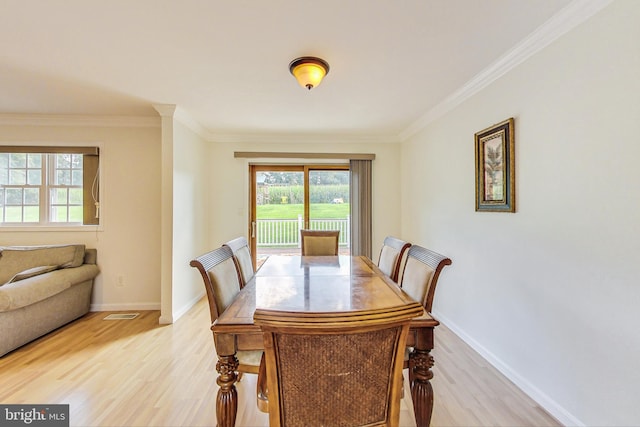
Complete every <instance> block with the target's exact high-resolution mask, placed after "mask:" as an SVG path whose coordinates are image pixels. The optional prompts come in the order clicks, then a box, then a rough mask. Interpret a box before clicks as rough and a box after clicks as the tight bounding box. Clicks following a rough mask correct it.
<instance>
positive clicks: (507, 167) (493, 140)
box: [475, 118, 516, 212]
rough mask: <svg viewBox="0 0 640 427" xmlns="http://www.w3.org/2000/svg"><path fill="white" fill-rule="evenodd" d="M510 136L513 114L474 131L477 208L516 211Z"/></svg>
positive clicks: (513, 154)
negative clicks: (478, 130) (511, 116)
mask: <svg viewBox="0 0 640 427" xmlns="http://www.w3.org/2000/svg"><path fill="white" fill-rule="evenodd" d="M513 136H514V130H513V118H510V119H507V120H505V121H503V122H501V123H498V124H496V125H493V126H491V127H489V128H487V129H484V130H481V131H480V132H478V133H476V134H475V145H476V211H479V212H515V211H516V186H515V153H514V148H513V145H514V143H513Z"/></svg>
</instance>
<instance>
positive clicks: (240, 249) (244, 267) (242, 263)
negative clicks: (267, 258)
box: [222, 236, 256, 288]
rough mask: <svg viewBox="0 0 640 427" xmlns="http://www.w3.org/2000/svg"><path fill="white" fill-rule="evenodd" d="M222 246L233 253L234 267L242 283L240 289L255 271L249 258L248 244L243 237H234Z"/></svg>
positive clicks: (251, 259)
mask: <svg viewBox="0 0 640 427" xmlns="http://www.w3.org/2000/svg"><path fill="white" fill-rule="evenodd" d="M222 246H227V247H229V248H230V249H231V252H233V257H234V259H235V260H236V265H237V267H238V270H239V271H240V277H241V278H242V283H241V284H240V287H242V288H244V286H245V285H246V284H247V283H248V282H249V280H251V279H252V278H253V275H254V274H255V273H256V270H255V268H254V266H253V258H252V257H251V250H250V249H249V243H248V242H247V239H246V238H245V237H242V236H241V237H236V238H235V239H233V240H229V241H228V242H226V243H225V244H224V245H222Z"/></svg>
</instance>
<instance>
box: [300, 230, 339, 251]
mask: <svg viewBox="0 0 640 427" xmlns="http://www.w3.org/2000/svg"><path fill="white" fill-rule="evenodd" d="M339 237H340V230H300V241H301V242H302V244H301V246H302V256H323V255H329V256H336V255H338V238H339Z"/></svg>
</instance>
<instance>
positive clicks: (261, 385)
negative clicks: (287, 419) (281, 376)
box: [256, 353, 269, 412]
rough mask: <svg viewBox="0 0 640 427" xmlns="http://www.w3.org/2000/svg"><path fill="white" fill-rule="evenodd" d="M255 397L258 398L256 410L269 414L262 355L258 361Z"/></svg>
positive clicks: (265, 367) (264, 366)
mask: <svg viewBox="0 0 640 427" xmlns="http://www.w3.org/2000/svg"><path fill="white" fill-rule="evenodd" d="M256 396H257V397H258V409H259V410H260V411H261V412H269V389H268V388H267V366H266V364H265V361H264V353H262V358H261V359H260V369H259V370H258V381H257V384H256Z"/></svg>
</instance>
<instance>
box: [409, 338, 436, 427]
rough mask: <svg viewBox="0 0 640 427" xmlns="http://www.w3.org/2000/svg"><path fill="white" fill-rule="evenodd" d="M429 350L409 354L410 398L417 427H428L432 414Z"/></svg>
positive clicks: (431, 374) (431, 360)
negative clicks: (411, 372) (410, 374)
mask: <svg viewBox="0 0 640 427" xmlns="http://www.w3.org/2000/svg"><path fill="white" fill-rule="evenodd" d="M429 353H430V351H429V350H415V349H414V351H413V353H412V354H411V359H412V361H411V366H413V368H412V369H413V382H412V383H411V398H412V400H413V409H414V411H415V416H416V425H417V426H418V427H428V426H429V424H430V423H431V414H432V412H433V388H432V387H431V382H430V380H431V378H433V372H432V371H431V367H433V357H432V356H431V355H430V354H429Z"/></svg>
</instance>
